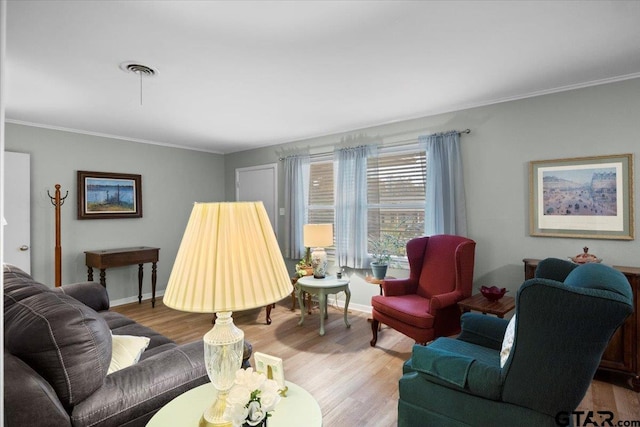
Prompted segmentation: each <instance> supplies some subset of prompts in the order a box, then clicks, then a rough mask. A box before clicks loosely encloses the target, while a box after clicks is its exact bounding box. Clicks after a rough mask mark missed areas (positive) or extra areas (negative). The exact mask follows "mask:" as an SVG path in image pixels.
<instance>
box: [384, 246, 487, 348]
mask: <svg viewBox="0 0 640 427" xmlns="http://www.w3.org/2000/svg"><path fill="white" fill-rule="evenodd" d="M475 248H476V242H474V241H473V240H470V239H467V238H464V237H460V236H452V235H446V234H442V235H435V236H430V237H418V238H416V239H412V240H410V241H409V242H408V243H407V258H408V259H409V277H408V278H406V279H388V280H385V281H384V282H383V283H382V289H383V290H384V295H376V296H374V297H373V298H371V305H372V307H373V311H372V313H373V322H372V323H371V330H372V332H373V339H372V340H371V346H372V347H374V346H375V345H376V342H377V341H378V329H379V328H378V326H379V324H380V323H384V324H385V325H388V326H390V327H391V328H393V329H395V330H397V331H399V332H402V333H403V334H405V335H407V336H408V337H410V338H413V339H414V340H416V342H417V343H419V344H426V343H427V342H429V341H431V340H433V339H435V338H436V337H439V336H449V335H453V334H457V333H458V332H460V309H459V308H458V305H457V303H458V301H461V300H463V299H465V298H468V297H469V296H471V287H472V282H473V266H474V257H475Z"/></svg>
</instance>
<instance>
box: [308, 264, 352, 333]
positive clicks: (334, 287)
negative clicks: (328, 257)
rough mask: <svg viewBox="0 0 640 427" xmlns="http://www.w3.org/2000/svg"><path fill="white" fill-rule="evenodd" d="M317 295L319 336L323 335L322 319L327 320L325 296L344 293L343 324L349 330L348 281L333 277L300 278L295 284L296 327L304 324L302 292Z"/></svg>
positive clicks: (349, 295) (349, 297)
mask: <svg viewBox="0 0 640 427" xmlns="http://www.w3.org/2000/svg"><path fill="white" fill-rule="evenodd" d="M303 291H304V292H308V293H310V294H314V295H318V305H319V306H320V335H324V319H326V318H327V316H328V314H327V295H328V294H337V293H338V292H342V291H344V293H345V294H346V295H347V299H346V301H345V303H344V323H345V325H347V328H350V327H351V325H350V324H349V320H348V319H347V310H348V308H349V300H350V299H351V291H350V290H349V281H348V280H345V279H337V278H336V277H335V276H325V278H324V279H316V278H315V277H313V276H302V277H301V278H299V279H298V281H297V282H296V296H297V298H298V301H300V305H301V309H300V321H299V322H298V325H302V323H303V322H304V312H305V307H304V301H303V300H302V298H301V294H302V292H303Z"/></svg>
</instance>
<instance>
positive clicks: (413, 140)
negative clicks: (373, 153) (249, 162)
mask: <svg viewBox="0 0 640 427" xmlns="http://www.w3.org/2000/svg"><path fill="white" fill-rule="evenodd" d="M463 133H466V134H470V133H471V129H468V128H467V129H465V130H459V131H458V135H462V134H463ZM416 142H418V138H410V139H403V140H401V141H396V142H391V143H389V144H383V146H384V147H401V146H403V145H409V144H413V143H416ZM327 154H331V153H330V152H326V153H314V154H309V158H314V157H321V156H326V155H327ZM287 157H290V156H287ZM284 159H285V157H280V158H279V159H278V160H280V161H283V160H284Z"/></svg>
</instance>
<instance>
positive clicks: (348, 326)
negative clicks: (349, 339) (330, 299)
mask: <svg viewBox="0 0 640 427" xmlns="http://www.w3.org/2000/svg"><path fill="white" fill-rule="evenodd" d="M344 293H345V294H347V299H346V300H345V302H344V324H345V325H347V328H350V327H351V325H350V324H349V320H348V319H347V310H348V309H349V300H351V290H350V289H349V288H347V289H345V291H344Z"/></svg>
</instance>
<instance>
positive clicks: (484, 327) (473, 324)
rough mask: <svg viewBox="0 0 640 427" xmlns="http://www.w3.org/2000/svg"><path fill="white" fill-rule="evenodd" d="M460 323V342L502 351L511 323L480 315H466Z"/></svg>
mask: <svg viewBox="0 0 640 427" xmlns="http://www.w3.org/2000/svg"><path fill="white" fill-rule="evenodd" d="M460 323H461V327H462V331H461V332H460V335H458V339H459V340H462V341H466V342H469V343H472V344H477V345H480V346H483V347H487V348H490V349H493V350H498V351H500V349H501V348H502V341H503V339H504V332H505V330H506V329H507V325H508V324H509V321H508V320H506V319H500V318H498V317H494V316H487V315H484V314H479V313H464V314H463V315H462V317H461V318H460Z"/></svg>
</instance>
